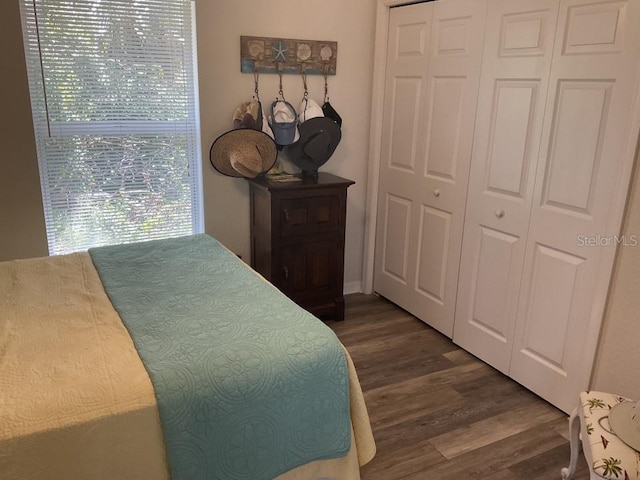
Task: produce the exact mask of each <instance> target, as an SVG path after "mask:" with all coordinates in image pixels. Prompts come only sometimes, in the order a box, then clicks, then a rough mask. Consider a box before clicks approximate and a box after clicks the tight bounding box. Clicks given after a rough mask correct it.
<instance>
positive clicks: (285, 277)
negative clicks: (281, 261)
mask: <svg viewBox="0 0 640 480" xmlns="http://www.w3.org/2000/svg"><path fill="white" fill-rule="evenodd" d="M282 273H284V279H285V280H289V267H287V266H284V267H282Z"/></svg>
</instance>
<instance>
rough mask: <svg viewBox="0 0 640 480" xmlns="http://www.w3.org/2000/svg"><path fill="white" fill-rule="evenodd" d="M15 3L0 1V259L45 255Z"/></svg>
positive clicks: (27, 89) (36, 159) (37, 179)
mask: <svg viewBox="0 0 640 480" xmlns="http://www.w3.org/2000/svg"><path fill="white" fill-rule="evenodd" d="M18 7H19V3H18V1H17V0H11V1H4V2H0V45H2V47H3V48H2V62H3V64H2V74H1V75H0V105H2V112H3V114H2V115H1V116H0V145H2V149H1V150H0V261H3V260H13V259H16V258H29V257H44V256H46V255H47V254H48V248H47V234H46V231H45V225H44V211H43V209H42V195H41V194H40V177H39V174H38V158H37V156H36V144H35V136H34V133H33V121H32V119H31V102H30V100H29V84H28V82H27V65H26V63H25V59H24V48H23V46H22V26H21V24H20V9H19V8H18Z"/></svg>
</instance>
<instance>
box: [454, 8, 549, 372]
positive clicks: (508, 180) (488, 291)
mask: <svg viewBox="0 0 640 480" xmlns="http://www.w3.org/2000/svg"><path fill="white" fill-rule="evenodd" d="M557 14H558V0H490V1H489V10H488V16H487V30H486V39H485V47H484V58H483V65H482V77H481V80H480V94H479V101H478V112H477V116H476V128H475V136H474V142H473V157H472V162H471V174H470V179H469V192H468V198H467V209H466V216H465V223H464V243H463V245H462V256H461V264H460V275H459V283H458V299H457V309H456V314H455V328H454V335H453V340H454V341H455V342H456V343H458V344H459V345H461V346H462V347H464V348H465V349H467V350H469V351H470V352H472V353H473V354H475V355H477V356H478V357H480V358H481V359H483V360H485V361H486V362H487V363H489V364H491V365H492V366H494V367H495V368H497V369H499V370H500V371H502V372H504V373H508V371H509V363H510V358H511V352H512V348H513V336H514V331H515V322H514V319H515V317H516V314H517V306H518V295H519V291H520V290H519V289H520V279H521V276H522V266H523V261H524V252H525V239H526V236H527V230H528V226H529V215H530V210H531V201H532V198H533V190H534V180H535V171H536V163H537V159H538V149H539V145H540V139H541V133H542V124H543V119H544V108H545V100H546V94H547V88H548V79H549V74H550V68H551V59H552V54H553V45H554V37H555V22H556V19H557Z"/></svg>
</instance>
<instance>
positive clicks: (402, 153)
mask: <svg viewBox="0 0 640 480" xmlns="http://www.w3.org/2000/svg"><path fill="white" fill-rule="evenodd" d="M432 10H433V5H432V4H429V3H423V4H416V5H410V6H407V7H400V8H393V9H391V11H390V18H389V42H388V45H387V72H386V79H385V98H384V106H383V109H384V116H383V125H382V130H383V137H382V139H381V158H380V188H379V193H378V218H377V226H376V258H375V266H374V288H375V290H376V291H377V292H378V293H380V294H382V295H383V296H385V297H387V298H389V299H390V300H392V301H393V302H396V303H398V304H399V305H402V306H404V305H405V304H406V303H407V302H408V301H409V299H410V298H411V295H412V291H413V280H412V279H413V278H414V277H415V274H416V273H415V272H416V261H415V259H416V251H417V237H418V225H419V218H418V215H419V214H420V210H421V207H420V205H421V202H420V195H419V189H420V179H421V178H422V176H423V173H422V172H423V171H424V160H423V155H422V150H423V148H424V147H423V145H424V136H425V129H426V127H425V124H426V114H425V109H426V107H427V106H428V105H429V96H428V94H427V93H426V92H428V74H429V56H430V51H431V50H430V48H429V46H430V42H431V15H432ZM405 308H407V307H405Z"/></svg>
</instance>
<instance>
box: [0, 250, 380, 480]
mask: <svg viewBox="0 0 640 480" xmlns="http://www.w3.org/2000/svg"><path fill="white" fill-rule="evenodd" d="M347 358H348V355H347ZM348 361H349V379H350V386H351V387H350V393H351V420H352V430H353V436H352V448H351V451H350V452H349V454H348V455H347V456H345V457H343V458H340V459H335V460H325V461H318V462H312V463H310V464H308V465H303V466H302V467H298V468H296V469H294V470H292V471H290V472H288V473H286V474H283V475H281V476H280V477H278V479H279V480H298V479H300V480H302V479H314V478H318V477H332V478H336V479H358V478H359V468H358V465H364V464H365V463H366V462H368V461H369V460H370V459H371V458H372V457H373V455H374V453H375V444H374V441H373V436H372V433H371V427H370V425H369V418H368V415H367V411H366V407H365V405H364V399H363V396H362V391H361V389H360V385H359V383H358V379H357V376H356V372H355V369H354V367H353V363H352V362H351V359H350V358H348ZM0 478H2V479H16V480H17V479H20V480H27V479H36V478H37V479H51V480H55V479H65V480H67V479H75V478H83V479H102V478H114V479H115V478H117V479H137V480H139V479H154V480H155V479H165V478H169V473H168V469H167V464H166V459H165V452H164V444H163V440H162V428H161V425H160V420H159V416H158V411H157V406H156V400H155V395H154V392H153V387H152V385H151V381H150V380H149V377H148V375H147V372H146V370H145V368H144V366H143V364H142V362H141V360H140V358H139V357H138V354H137V352H136V350H135V348H134V346H133V343H132V341H131V338H130V337H129V334H128V332H127V330H126V329H125V327H124V325H123V324H122V322H121V320H120V318H119V316H118V314H117V313H116V312H115V310H114V309H113V307H112V306H111V303H110V302H109V299H108V298H107V296H106V294H105V292H104V290H103V288H102V284H101V283H100V279H99V277H98V275H97V273H96V271H95V269H94V267H93V264H92V262H91V258H90V257H89V255H88V254H86V253H82V254H72V255H64V256H57V257H49V258H42V259H33V260H17V261H13V262H5V263H0Z"/></svg>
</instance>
